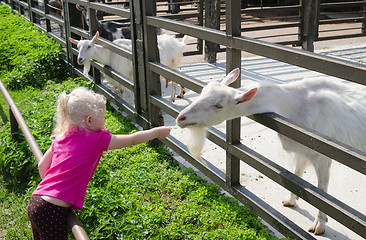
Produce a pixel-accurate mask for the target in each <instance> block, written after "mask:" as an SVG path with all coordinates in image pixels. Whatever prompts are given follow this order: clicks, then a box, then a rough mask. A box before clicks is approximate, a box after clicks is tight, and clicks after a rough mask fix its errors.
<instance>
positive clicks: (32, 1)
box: [19, 0, 35, 23]
mask: <svg viewBox="0 0 366 240" xmlns="http://www.w3.org/2000/svg"><path fill="white" fill-rule="evenodd" d="M19 5H20V4H19ZM33 7H34V0H28V13H29V21H30V22H32V23H35V18H34V15H33V11H32V8H33ZM22 14H23V13H22Z"/></svg>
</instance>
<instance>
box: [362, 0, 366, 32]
mask: <svg viewBox="0 0 366 240" xmlns="http://www.w3.org/2000/svg"><path fill="white" fill-rule="evenodd" d="M362 12H363V20H362V27H361V33H362V35H366V0H365V1H364V2H363V6H362Z"/></svg>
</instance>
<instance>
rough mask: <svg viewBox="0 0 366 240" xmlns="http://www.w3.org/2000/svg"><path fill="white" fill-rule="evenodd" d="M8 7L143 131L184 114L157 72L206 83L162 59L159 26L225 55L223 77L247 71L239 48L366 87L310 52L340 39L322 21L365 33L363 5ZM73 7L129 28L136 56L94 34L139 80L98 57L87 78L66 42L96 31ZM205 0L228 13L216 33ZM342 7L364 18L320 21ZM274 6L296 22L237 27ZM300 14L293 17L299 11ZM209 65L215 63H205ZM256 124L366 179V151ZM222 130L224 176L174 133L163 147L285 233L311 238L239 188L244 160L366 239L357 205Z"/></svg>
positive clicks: (136, 0) (278, 125)
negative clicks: (284, 33) (289, 35)
mask: <svg viewBox="0 0 366 240" xmlns="http://www.w3.org/2000/svg"><path fill="white" fill-rule="evenodd" d="M5 2H6V3H7V4H8V5H9V6H11V7H12V8H13V9H14V10H15V11H17V12H19V13H21V14H25V15H26V16H28V17H27V18H28V19H30V21H32V22H33V23H34V24H35V25H37V26H38V27H39V28H40V29H41V30H43V31H45V32H46V33H47V34H48V35H49V36H51V37H54V38H55V39H56V40H57V41H58V42H60V43H61V44H62V46H64V47H65V50H66V52H67V56H68V57H67V60H66V61H67V63H68V66H69V67H70V71H72V72H73V73H74V74H75V75H77V76H81V77H83V78H85V79H86V80H91V81H94V82H95V86H96V90H97V91H98V92H101V93H103V94H104V95H105V96H106V97H107V99H108V100H110V101H111V102H112V103H114V104H115V105H116V106H117V107H119V108H120V109H121V110H123V111H124V112H126V113H127V115H128V116H129V117H130V118H131V119H132V120H133V121H134V122H136V123H137V124H139V125H140V126H142V127H143V128H144V129H146V128H150V127H152V126H158V125H162V124H164V118H163V116H162V111H163V112H164V113H166V114H167V115H169V116H171V117H173V118H175V117H176V116H177V115H178V113H179V109H178V108H177V107H176V105H175V104H173V103H171V102H168V101H167V100H166V99H165V98H163V97H162V96H161V84H160V76H163V77H165V78H169V79H171V80H173V81H175V82H177V83H180V84H182V85H183V86H185V87H187V88H189V89H190V90H192V91H194V92H197V93H199V92H200V91H201V89H202V87H204V83H203V82H201V81H200V80H198V79H195V78H193V77H191V76H188V75H185V74H183V73H181V72H179V71H176V70H173V69H171V68H169V67H167V66H165V65H163V64H161V63H160V61H159V54H158V49H157V34H156V29H157V28H164V29H166V30H168V31H172V32H174V33H176V35H177V36H182V35H189V36H191V37H194V38H197V39H198V41H197V49H198V51H195V52H194V53H189V54H185V55H190V54H197V53H198V54H202V53H203V47H202V44H203V43H204V42H205V43H206V46H207V43H212V44H216V45H218V46H221V50H220V51H223V50H225V51H226V63H227V64H226V69H227V72H228V71H230V70H231V69H233V68H236V67H241V52H248V53H252V54H255V55H259V56H263V57H267V58H271V59H275V60H278V61H281V62H284V63H288V64H291V65H296V66H299V67H302V68H306V69H310V70H313V71H317V72H319V73H324V74H327V75H330V76H335V77H338V78H342V79H345V80H349V81H352V82H356V83H359V84H363V85H366V80H365V77H364V76H366V66H365V65H362V64H357V63H351V62H346V61H343V60H341V59H337V58H332V57H327V56H324V55H319V54H316V53H313V52H312V50H313V44H314V41H318V40H319V41H320V40H321V41H326V40H329V39H336V38H339V36H321V35H322V34H323V33H325V32H329V31H328V30H319V25H325V24H337V23H340V22H344V23H348V22H359V23H361V25H360V26H359V27H355V29H356V30H360V32H359V33H352V34H342V35H341V37H342V38H346V37H355V36H364V35H365V31H364V29H365V23H366V20H365V19H366V16H365V6H366V1H355V2H347V1H344V2H342V3H339V2H337V3H320V1H319V0H309V1H299V2H298V3H296V4H294V5H291V6H280V7H270V6H264V7H263V8H259V7H252V6H246V7H245V8H243V7H241V6H240V2H241V1H234V0H226V1H225V4H220V1H218V0H199V1H194V4H196V5H194V7H192V9H189V8H188V9H187V8H185V7H184V6H185V5H182V4H179V6H180V10H182V9H183V10H182V11H183V12H184V13H182V14H171V13H172V11H173V9H174V7H173V6H174V4H175V2H176V1H168V4H167V3H163V4H161V3H157V2H156V1H144V0H130V1H129V8H128V9H122V8H121V7H119V6H117V5H116V4H117V3H116V4H103V3H95V2H90V1H86V0H68V1H64V2H63V12H64V18H63V19H61V18H59V17H55V16H52V15H50V14H49V13H48V10H47V4H45V5H44V9H43V10H42V8H35V7H33V6H32V5H34V4H33V3H32V2H34V0H29V1H28V3H24V2H22V1H20V0H6V1H5ZM159 2H161V1H159ZM75 4H80V5H82V6H86V7H88V8H90V9H92V12H93V11H94V13H93V14H95V10H98V11H103V12H106V14H107V15H108V18H111V19H114V20H121V21H124V22H125V21H129V22H131V30H132V34H131V38H132V49H131V51H130V52H129V51H126V50H124V49H121V48H120V47H118V45H116V44H113V43H112V42H110V41H108V40H106V39H103V38H98V41H97V43H98V44H101V45H103V46H104V47H106V48H108V49H110V50H111V51H113V52H115V53H118V54H120V55H122V56H124V57H126V58H128V59H129V60H131V61H132V62H133V68H134V76H133V79H128V78H126V77H125V76H122V75H121V74H119V73H118V72H117V71H115V70H114V69H112V68H110V67H108V66H103V65H102V64H100V63H98V62H96V61H92V67H93V74H92V76H84V75H83V73H82V70H81V69H80V68H79V66H77V64H76V55H77V54H78V51H77V50H76V49H75V46H73V45H72V44H71V43H70V42H69V41H68V40H67V39H68V38H69V37H73V38H76V39H80V38H81V37H83V38H90V37H91V36H92V35H93V34H94V33H95V32H96V28H95V26H96V22H95V21H96V20H95V19H91V22H90V26H92V27H91V28H90V29H89V30H84V28H83V23H82V18H81V14H80V12H78V11H77V10H75ZM203 4H204V5H205V6H208V4H210V5H211V7H213V8H214V9H216V10H219V11H216V12H215V13H217V15H216V17H220V16H225V18H224V19H223V18H221V20H220V25H215V26H219V27H217V28H216V27H213V25H212V24H211V23H206V22H205V23H204V22H203V16H204V15H203V14H205V11H204V8H203V6H202V5H203ZM158 6H159V9H158ZM161 6H166V7H167V8H166V9H163V10H161ZM340 7H352V8H357V9H358V10H357V14H358V16H357V17H350V18H337V19H334V20H333V19H332V20H326V19H322V18H321V14H324V12H321V10H320V9H328V10H329V9H331V8H340ZM273 10H276V11H289V12H290V14H287V15H285V16H287V17H289V16H295V15H296V16H295V19H296V21H291V22H285V23H275V24H267V25H263V26H258V27H256V26H253V27H252V26H245V27H242V25H241V24H240V23H241V21H238V19H241V20H242V21H246V16H247V15H249V14H260V13H263V12H270V11H273ZM311 10H312V11H311ZM174 11H175V10H174ZM294 11H295V12H296V13H297V14H295V15H294V14H293V13H294ZM27 12H28V14H27ZM326 13H327V12H326ZM178 15H180V16H178ZM106 18H107V17H106ZM186 18H191V19H192V18H193V19H197V20H195V21H196V22H195V23H192V22H189V21H184V19H186ZM216 20H217V19H216ZM216 20H215V21H216ZM212 21H214V20H212ZM44 22H45V23H44ZM51 25H52V26H53V27H54V26H55V25H56V26H57V25H60V26H61V27H62V28H63V30H62V32H63V35H62V34H61V35H59V36H56V34H55V31H54V30H52V28H51ZM294 27H295V28H298V32H296V33H295V34H294V36H297V39H295V40H289V41H285V42H277V43H276V42H269V41H264V40H263V39H270V38H272V37H274V36H272V35H268V36H264V37H262V40H260V39H259V38H251V37H247V33H248V32H255V31H263V30H268V29H287V28H294ZM343 30H344V29H343ZM338 31H339V29H338ZM340 31H342V30H340ZM279 43H282V44H293V45H301V46H302V48H303V49H305V50H309V51H304V50H301V49H296V48H292V47H289V46H284V45H280V44H279ZM212 49H214V51H216V52H218V51H219V50H218V49H217V48H214V47H213V48H212ZM216 52H215V53H214V54H213V56H214V55H215V54H216ZM208 60H210V59H209V58H208ZM101 73H103V74H105V75H108V76H110V77H112V78H113V79H115V80H116V81H118V82H119V83H121V84H122V85H124V86H125V87H126V88H128V89H129V90H130V91H132V92H133V94H134V103H133V105H131V104H129V103H127V102H126V101H125V100H123V99H121V98H120V97H119V96H117V95H116V94H114V93H113V92H112V91H111V90H110V89H109V88H108V87H106V86H105V85H103V84H102V83H101ZM235 86H236V87H240V79H239V80H237V81H236V83H235ZM250 118H251V119H253V120H255V121H256V122H258V123H260V124H262V125H265V126H266V127H268V128H270V129H273V130H275V131H277V132H279V133H280V134H283V135H286V136H288V137H290V138H292V139H294V140H295V141H298V142H300V143H302V144H303V145H305V146H308V147H310V148H312V149H314V150H316V151H318V152H320V153H322V154H325V155H327V156H330V157H331V158H333V159H334V160H336V161H338V162H340V163H342V164H344V165H346V166H348V167H350V168H352V169H354V170H356V171H358V172H360V173H361V174H363V175H366V154H365V153H363V152H360V151H358V150H355V149H353V148H351V147H349V146H346V145H344V144H342V143H339V142H337V141H334V140H330V139H329V138H327V137H325V136H322V135H321V134H319V133H316V132H314V131H312V130H310V129H306V128H302V127H299V126H296V125H295V124H293V123H291V121H290V120H288V119H285V118H283V117H282V116H279V115H277V114H273V113H269V114H260V115H254V116H251V117H250ZM226 126H227V129H226V134H223V133H221V132H219V131H218V130H217V129H215V128H210V129H209V130H208V136H207V137H208V139H210V140H211V141H212V142H214V143H215V144H217V145H218V146H219V147H221V148H222V149H224V150H225V151H226V152H227V159H226V162H227V165H226V166H227V167H226V169H227V171H226V173H223V172H222V171H220V170H219V169H218V168H217V167H216V166H213V165H212V164H208V165H207V166H206V165H204V164H202V163H201V162H200V161H197V160H196V159H194V158H193V157H192V156H191V155H190V153H189V152H188V150H187V148H186V146H184V144H183V143H182V142H180V141H179V140H178V139H176V138H175V137H173V136H169V137H168V138H167V139H165V140H163V142H164V143H165V144H166V145H167V146H168V147H170V148H171V149H172V150H174V151H175V152H177V153H178V154H179V155H181V156H182V157H183V158H184V159H186V160H187V161H189V162H190V163H191V164H192V165H193V166H195V167H196V168H198V169H199V170H200V171H201V172H202V173H204V174H205V175H206V176H208V177H209V178H210V179H212V180H213V181H214V182H215V183H217V184H218V185H219V186H221V187H222V188H223V189H224V190H226V191H228V192H229V193H230V194H232V195H233V196H234V197H235V198H237V199H238V200H239V201H240V202H242V203H244V204H245V205H246V206H248V207H249V208H251V209H252V210H253V211H254V212H256V213H257V214H258V215H259V216H260V217H261V218H262V219H264V220H265V221H267V222H268V223H269V224H271V225H272V226H274V227H275V228H276V229H277V230H279V231H280V232H281V233H283V234H284V235H286V236H290V237H293V238H297V239H314V237H313V236H312V235H311V234H309V233H307V232H306V231H304V230H303V229H301V228H300V227H299V226H297V225H296V224H295V223H293V222H292V221H290V220H289V219H288V218H286V217H285V216H283V215H282V214H281V213H279V212H278V211H277V210H275V209H274V208H273V207H272V206H270V205H268V204H267V203H265V202H264V201H262V200H261V199H259V198H258V197H257V196H256V195H255V194H253V193H252V192H250V191H248V190H247V189H246V188H244V187H242V186H240V184H239V177H240V172H239V171H240V168H239V167H238V166H239V163H240V162H241V161H243V162H245V163H247V164H249V165H250V166H252V167H253V168H254V169H257V170H258V171H260V172H261V173H263V174H264V175H266V176H268V177H269V178H270V179H272V180H273V181H275V182H276V183H278V184H279V185H281V186H283V187H284V188H286V189H288V190H290V191H292V192H293V193H295V194H297V195H298V196H300V197H301V198H303V199H304V200H305V201H307V202H309V203H310V204H311V205H313V206H315V207H317V208H319V209H322V211H324V212H325V213H327V214H328V215H329V216H331V217H333V218H334V219H335V220H337V221H338V222H341V223H342V224H343V225H344V226H346V227H348V228H349V229H351V230H352V231H354V232H355V233H357V234H358V235H360V236H366V216H365V215H364V213H361V212H359V211H357V210H355V209H354V208H352V206H347V205H346V204H344V203H342V202H341V201H339V200H338V199H335V198H334V197H332V196H330V195H329V194H327V193H324V192H321V191H320V190H319V189H318V188H316V187H315V186H313V185H311V184H310V183H308V182H307V181H305V180H303V179H302V178H299V177H297V176H296V175H294V174H292V173H290V172H289V171H287V170H286V169H284V168H282V167H281V166H279V165H277V164H276V163H274V162H273V161H272V160H270V159H268V158H266V157H264V156H262V155H260V154H259V153H257V152H254V151H253V150H251V149H249V148H248V147H247V146H245V145H243V144H242V143H240V135H238V132H240V131H239V129H240V121H238V120H232V121H228V122H227V124H226ZM231 143H236V144H231Z"/></svg>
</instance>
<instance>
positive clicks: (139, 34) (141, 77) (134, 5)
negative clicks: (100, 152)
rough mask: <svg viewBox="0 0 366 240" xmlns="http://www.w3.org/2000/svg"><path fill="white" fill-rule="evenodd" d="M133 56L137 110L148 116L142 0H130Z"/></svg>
mask: <svg viewBox="0 0 366 240" xmlns="http://www.w3.org/2000/svg"><path fill="white" fill-rule="evenodd" d="M130 13H131V17H130V18H131V19H130V20H131V39H132V55H133V56H132V57H133V59H134V62H135V64H134V66H133V67H134V76H133V80H134V86H135V89H134V90H135V92H134V96H135V109H136V112H137V113H138V114H140V115H142V116H143V117H145V118H146V119H147V118H148V92H147V89H146V85H147V84H146V71H145V70H146V65H145V51H144V25H143V15H142V13H143V11H142V3H141V0H130Z"/></svg>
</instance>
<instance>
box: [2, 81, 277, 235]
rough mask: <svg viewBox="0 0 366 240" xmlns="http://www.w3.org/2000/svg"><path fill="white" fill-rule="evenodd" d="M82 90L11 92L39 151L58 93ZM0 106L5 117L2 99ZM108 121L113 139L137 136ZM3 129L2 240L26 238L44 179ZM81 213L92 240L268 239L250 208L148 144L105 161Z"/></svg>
mask: <svg viewBox="0 0 366 240" xmlns="http://www.w3.org/2000/svg"><path fill="white" fill-rule="evenodd" d="M80 84H83V85H85V83H83V82H81V81H77V80H69V81H66V82H64V83H62V84H55V83H52V84H49V85H46V86H44V88H43V90H40V89H34V88H28V89H26V90H25V91H12V92H11V95H12V96H14V97H15V101H16V102H18V105H19V106H21V109H22V110H21V111H22V114H23V115H24V117H25V119H26V121H27V124H28V125H29V127H30V129H31V131H32V132H33V134H34V135H35V138H36V140H37V142H38V144H39V145H40V147H41V149H42V151H45V150H46V149H47V148H48V147H49V144H50V140H49V136H50V133H51V130H52V127H53V126H52V119H53V116H54V107H55V101H56V97H57V94H58V93H60V92H61V91H63V90H66V91H70V90H71V89H73V88H74V87H75V86H78V85H80ZM0 104H1V106H2V108H3V109H4V112H5V114H7V107H6V105H5V103H4V99H3V98H0ZM106 121H107V122H106V126H105V129H108V130H110V131H111V132H112V133H114V134H129V133H132V132H135V131H137V129H136V128H135V127H134V125H133V124H132V123H131V122H130V121H129V120H128V119H126V118H124V117H122V116H121V115H120V114H119V113H117V112H115V111H112V109H111V108H108V111H107V114H106ZM0 125H1V126H2V131H1V133H0V137H1V140H0V141H1V145H0V171H1V172H2V174H1V178H0V198H1V201H2V202H4V205H3V207H2V208H1V214H0V225H1V227H0V239H28V238H31V229H30V225H29V222H28V220H27V214H26V206H27V201H28V199H29V196H30V194H31V192H32V191H33V190H34V188H35V187H36V186H37V184H38V183H39V180H40V179H39V176H38V173H37V168H36V164H35V159H34V157H33V156H32V155H31V153H30V152H29V150H27V149H26V148H27V147H26V145H25V144H24V143H15V142H13V141H12V140H11V138H10V137H9V123H4V122H1V123H0ZM9 158H11V161H9ZM5 162H6V163H7V164H4V163H5ZM1 166H2V167H1ZM77 214H78V216H79V218H80V220H81V222H82V223H83V227H84V228H85V229H86V231H87V233H88V235H89V237H90V238H91V239H271V237H270V236H269V235H268V233H267V232H266V231H265V230H264V229H263V226H262V225H261V223H260V221H259V220H258V218H257V216H256V215H255V214H253V213H252V212H251V211H249V210H248V209H247V208H246V207H244V206H239V204H238V202H237V201H236V200H235V199H233V198H229V197H226V196H222V195H221V194H220V191H219V188H218V187H217V186H216V185H214V184H211V183H207V182H206V181H204V180H203V179H201V178H200V177H198V176H197V175H196V174H195V173H194V171H193V170H192V169H186V170H181V169H179V167H178V165H177V164H176V163H175V162H174V161H173V159H172V158H171V155H170V154H169V151H168V150H167V149H166V148H165V147H162V146H158V147H154V148H150V147H149V146H148V144H147V143H144V144H140V145H137V146H132V147H127V148H124V149H119V150H114V151H109V152H106V153H105V154H104V155H103V157H102V159H101V162H100V164H99V166H98V168H97V171H96V173H95V174H94V177H93V178H92V180H91V182H90V184H89V186H88V190H87V194H86V201H85V205H84V209H83V210H81V211H77Z"/></svg>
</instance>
